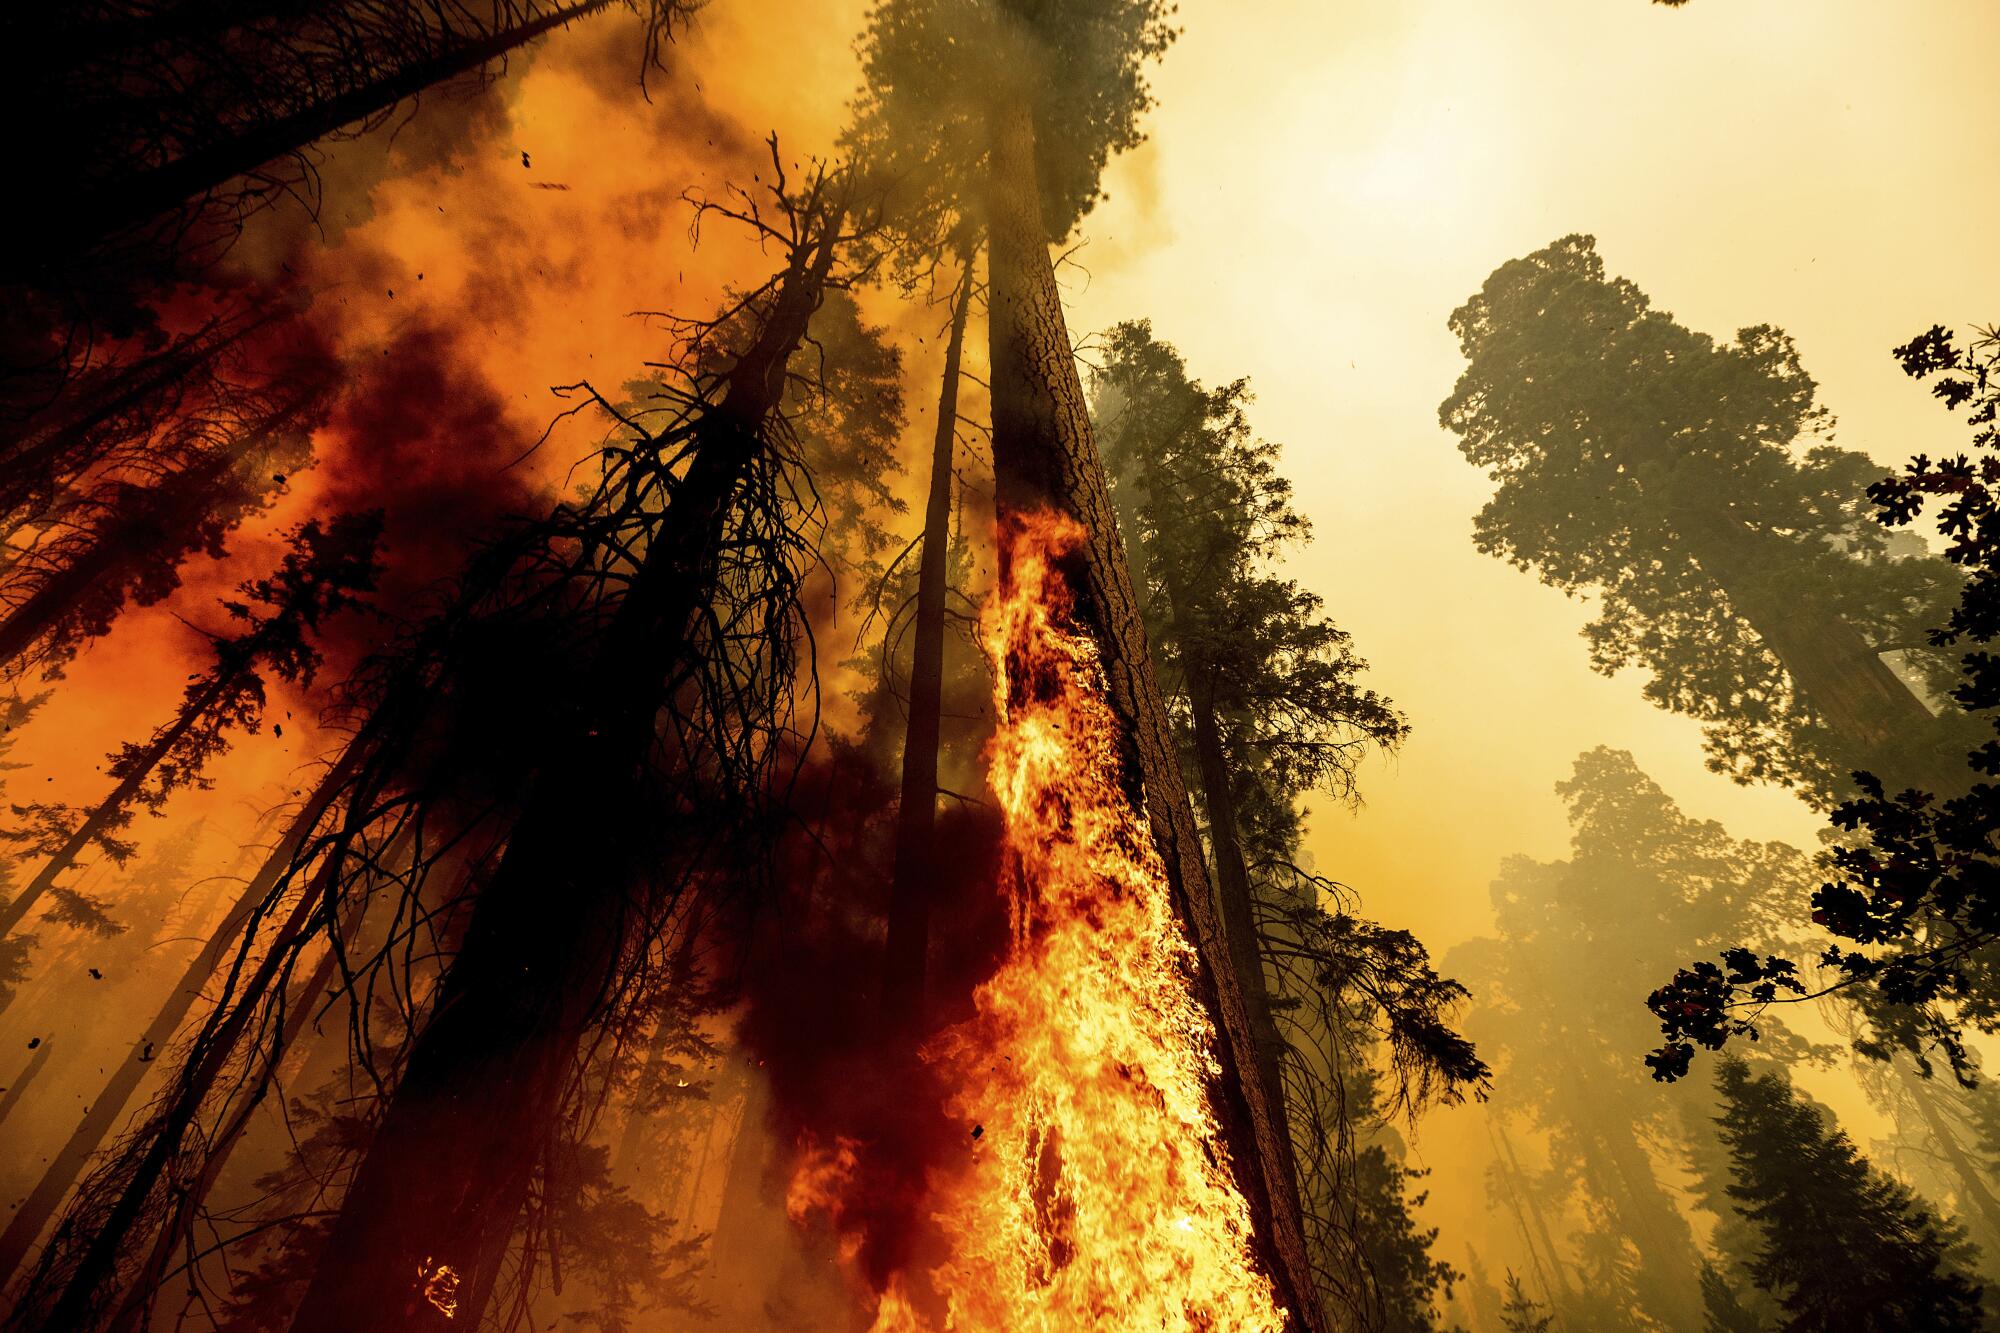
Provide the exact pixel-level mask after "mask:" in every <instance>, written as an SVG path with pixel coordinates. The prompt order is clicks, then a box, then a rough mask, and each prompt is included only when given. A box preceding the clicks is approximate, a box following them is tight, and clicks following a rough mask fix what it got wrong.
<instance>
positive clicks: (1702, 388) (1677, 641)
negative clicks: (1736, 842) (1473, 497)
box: [1440, 236, 1970, 806]
mask: <svg viewBox="0 0 2000 1333" xmlns="http://www.w3.org/2000/svg"><path fill="white" fill-rule="evenodd" d="M1451 327H1452V330H1453V332H1455V333H1456V334H1457V335H1458V338H1459V342H1460V345H1461V348H1462V349H1463V351H1464V353H1465V356H1466V360H1467V367H1466V370H1465V373H1464V375H1463V376H1462V377H1461V378H1460V380H1459V382H1458V385H1457V387H1456V388H1455V389H1454V391H1453V392H1452V394H1451V396H1450V397H1449V398H1447V399H1446V400H1445V402H1444V404H1443V406H1442V407H1441V408H1440V418H1441V420H1442V421H1443V423H1444V424H1445V425H1446V426H1447V427H1449V428H1450V429H1451V430H1453V431H1454V432H1456V433H1457V434H1458V435H1459V436H1460V441H1461V443H1460V449H1461V450H1462V451H1463V453H1464V454H1465V456H1466V458H1467V459H1468V460H1469V461H1470V462H1472V463H1474V464H1476V465H1478V466H1480V467H1482V468H1485V469H1486V470H1487V471H1488V473H1489V474H1490V475H1491V476H1492V477H1493V479H1494V481H1495V482H1496V483H1497V484H1496V487H1495V491H1494V494H1493V498H1492V499H1491V500H1490V501H1489V502H1488V503H1487V505H1486V507H1485V508H1484V509H1483V510H1481V511H1480V515H1479V518H1478V521H1477V525H1476V528H1475V540H1476V542H1477V543H1478V545H1479V547H1480V549H1481V550H1484V551H1487V552H1489V553H1491V554H1494V555H1497V556H1500V557H1502V558H1504V559H1506V560H1507V561H1509V562H1510V563H1512V564H1514V565H1516V566H1518V567H1519V568H1522V569H1530V570H1533V571H1535V572H1536V573H1537V574H1539V575H1540V576H1541V578H1542V579H1543V580H1544V581H1545V582H1547V583H1549V584H1551V585H1553V586H1555V587H1558V588H1561V589H1563V590H1564V591H1565V592H1568V593H1572V594H1582V593H1594V594H1596V595H1597V596H1598V597H1599V598H1600V602H1599V609H1598V614H1597V616H1596V618H1595V619H1594V620H1592V622H1591V623H1590V625H1589V626H1588V627H1587V629H1586V630H1585V637H1586V638H1587V639H1588V641H1589V644H1590V660H1591V664H1592V666H1593V667H1595V668H1596V669H1598V670H1600V671H1603V672H1606V673H1607V674H1608V673H1610V672H1613V671H1616V670H1618V669H1619V668H1621V667H1624V666H1641V667H1644V668H1646V670H1647V671H1648V672H1650V673H1651V679H1650V680H1649V681H1648V682H1647V684H1646V696H1647V697H1648V698H1649V699H1651V700H1653V701H1654V702H1655V703H1657V704H1659V705H1660V706H1662V707H1664V708H1668V709H1671V710H1673V711H1675V712H1679V713H1685V714H1688V715H1689V716H1692V717H1694V718H1696V719H1698V720H1700V721H1701V723H1702V724H1703V728H1704V732H1705V735H1706V738H1707V746H1708V751H1709V762H1710V766H1711V767H1713V768H1715V769H1716V770H1718V771H1720V772H1725V773H1728V774H1729V775H1731V776H1732V777H1735V778H1736V779H1738V780H1739V781H1753V780H1769V781H1777V782H1783V783H1786V784H1788V785H1791V786H1794V787H1796V788H1798V789H1799V790H1800V792H1801V794H1802V795H1804V796H1805V797H1806V798H1807V799H1808V800H1810V801H1812V802H1814V803H1815V804H1817V805H1820V806H1830V805H1832V804H1834V803H1835V802H1836V801H1838V800H1839V799H1840V798H1841V797H1843V796H1845V795H1847V794H1850V793H1851V792H1852V791H1853V787H1852V784H1851V782H1850V780H1849V774H1850V773H1851V772H1852V771H1853V770H1855V769H1862V768H1866V769H1871V770H1872V771H1875V772H1877V773H1879V774H1881V775H1882V776H1883V778H1884V780H1885V781H1886V782H1889V783H1893V784H1896V785H1911V784H1915V785H1919V786H1924V787H1928V788H1931V789H1933V790H1949V791H1959V790H1963V788H1964V787H1965V785H1966V783H1967V782H1968V781H1969V780H1970V775H1969V774H1967V773H1966V772H1965V768H1964V761H1963V753H1964V751H1965V750H1966V748H1968V746H1969V744H1970V741H1969V740H1968V739H1967V737H1968V735H1969V732H1968V729H1967V725H1966V720H1965V719H1964V717H1963V716H1962V715H1961V714H1959V713H1958V712H1957V711H1956V710H1953V709H1947V710H1946V712H1945V714H1944V716H1942V717H1934V716H1933V715H1932V711H1931V708H1930V707H1929V706H1928V705H1927V703H1926V702H1925V696H1926V695H1935V696H1942V695H1943V694H1944V692H1945V690H1946V689H1947V688H1948V685H1949V682H1950V680H1951V678H1952V676H1953V674H1954V673H1955V671H1956V666H1957V663H1956V660H1955V656H1954V655H1953V654H1951V653H1949V652H1945V651H1942V650H1941V649H1940V648H1939V647H1938V646H1937V645H1935V644H1934V643H1932V641H1931V639H1930V637H1929V630H1930V628H1931V627H1932V626H1933V625H1935V624H1937V623H1938V622H1939V621H1940V620H1942V619H1943V617H1944V615H1945V612H1946V609H1947V608H1948V607H1949V606H1950V605H1951V602H1952V600H1953V599H1954V598H1955V597H1956V596H1957V594H1958V590H1959V585H1960V584H1961V582H1962V580H1961V579H1960V578H1959V577H1958V576H1957V574H1956V572H1955V571H1953V570H1952V569H1951V567H1950V566H1949V564H1947V563H1946V562H1945V561H1943V560H1941V559H1939V558H1937V557H1935V556H1932V555H1929V554H1928V553H1926V552H1924V550H1923V548H1922V547H1921V545H1920V544H1913V543H1908V542H1905V543H1902V544H1900V545H1899V544H1898V543H1896V542H1894V541H1892V539H1891V536H1890V534H1888V533H1886V532H1884V531H1883V529H1882V528H1881V526H1880V525H1878V524H1876V523H1874V522H1873V521H1871V520H1872V513H1871V507H1870V505H1869V500H1868V487H1869V483H1870V482H1872V481H1874V480H1875V479H1876V478H1877V477H1878V476H1879V470H1878V469H1877V467H1876V466H1875V465H1874V464H1873V463H1871V462H1870V461H1869V460H1868V459H1867V458H1866V457H1865V456H1863V455H1861V454H1858V453H1853V452H1849V451H1847V450H1842V449H1838V448H1835V447H1834V446H1832V445H1831V444H1827V443H1819V444H1812V443H1811V440H1812V438H1813V437H1814V436H1815V435H1819V434H1823V433H1824V429H1825V427H1826V424H1827V417H1826V413H1825V412H1824V411H1823V409H1821V408H1820V407H1819V406H1818V405H1817V403H1816V402H1815V390H1814V384H1813V381H1812V379H1811V378H1810V377H1809V376H1808V375H1807V374H1806V372H1805V370H1804V368H1803V367H1802V366H1801V365H1800V363H1799V358H1798V353H1797V350H1796V349H1795V348H1794V347H1793V345H1792V342H1791V339H1790V338H1789V337H1787V336H1786V335H1785V334H1784V333H1783V332H1782V331H1780V330H1778V329H1774V328H1771V327H1768V326H1764V327H1758V328H1748V329H1744V330H1742V331H1741V332H1740V333H1739V334H1738V335H1737V339H1736V341H1734V342H1732V343H1718V342H1716V341H1715V340H1713V339H1711V338H1709V337H1707V336H1705V335H1702V334H1699V333H1695V332H1693V331H1691V330H1689V329H1687V328H1685V327H1683V326H1682V325H1680V324H1678V323H1676V322H1675V321H1674V320H1673V318H1672V317H1671V316H1670V315H1668V314H1667V313H1665V312H1664V311H1661V310H1658V309H1656V308H1655V307H1654V306H1653V305H1652V303H1651V301H1649V300H1648V299H1647V297H1646V295H1645V294H1644V293H1643V292H1641V291H1640V290H1639V289H1638V288H1637V287H1636V286H1634V285H1633V284H1632V283H1630V282H1628V281H1626V280H1624V279H1622V278H1611V277H1607V276H1606V273H1605V269H1604V262H1603V260H1602V259H1600V258H1599V257H1598V254H1597V250H1596V244H1595V242H1594V241H1593V240H1592V238H1590V237H1587V236H1568V237H1565V238H1563V239H1562V240H1559V241H1557V242H1556V243H1554V244H1553V245H1550V246H1548V247H1547V248H1545V249H1542V250H1539V251H1536V252H1535V253H1534V254H1531V255H1528V256H1526V257H1525V258H1522V259H1517V260H1513V261H1510V262H1509V263H1506V264H1503V265H1501V266H1500V267H1499V268H1498V269H1496V270H1495V271H1494V273H1493V275H1492V276H1491V277H1489V278H1488V279H1487V281H1486V284H1485V286H1484V287H1483V288H1482V289H1481V290H1480V291H1479V292H1478V293H1477V294H1476V295H1475V296H1474V297H1473V298H1472V299H1471V300H1470V301H1469V302H1467V303H1466V304H1465V305H1464V306H1462V307H1460V308H1459V310H1458V311H1456V312H1455V313H1454V314H1453V315H1452V318H1451ZM1897 653H1900V654H1901V655H1902V656H1903V658H1904V662H1905V666H1904V667H1903V670H1904V671H1905V672H1907V673H1910V674H1911V675H1913V676H1914V677H1916V678H1918V680H1919V683H1918V684H1915V685H1913V684H1911V683H1909V682H1908V681H1906V679H1905V677H1904V676H1903V675H1899V674H1898V671H1897V669H1896V668H1895V667H1894V666H1892V665H1891V662H1890V661H1889V659H1888V655H1889V654H1897Z"/></svg>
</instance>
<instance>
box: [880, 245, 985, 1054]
mask: <svg viewBox="0 0 2000 1333" xmlns="http://www.w3.org/2000/svg"><path fill="white" fill-rule="evenodd" d="M964 259H965V271H964V273H963V275H962V276H961V278H960V281H959V289H958V295H957V299H956V301H955V302H954V303H953V306H952V315H951V335H950V338H949V340H948V341H947V342H946V343H945V350H944V383H943V385H942V386H941V387H940V388H939V390H938V419H937V435H936V437H935V440H934V442H933V444H932V446H931V483H930V495H929V499H928V500H927V502H926V504H925V506H924V535H923V555H922V558H921V560H920V562H919V564H918V569H917V621H916V627H915V643H914V645H913V651H912V653H911V660H910V712H909V721H908V723H907V725H906V726H905V728H904V731H903V785H902V794H901V797H900V800H899V802H898V804H897V807H896V850H895V864H894V870H893V872H892V877H891V880H890V886H889V923H888V926H889V928H888V942H887V946H886V948H885V956H884V966H883V978H882V1003H883V1010H884V1013H885V1014H886V1015H887V1016H888V1019H889V1022H890V1024H891V1025H892V1026H895V1027H900V1028H902V1029H904V1030H906V1031H912V1032H920V1031H922V1030H923V1026H924V978H925V973H926V971H927V966H928V955H929V949H930V919H931V903H932V900H933V898H934V897H935V896H936V875H937V868H936V862H935V859H934V858H935V857H936V854H937V850H936V849H937V788H938V743H939V737H940V733H941V728H942V717H943V713H944V619H945V617H944V604H945V594H946V592H947V589H946V587H945V567H946V565H947V563H948V561H949V557H950V546H951V472H952V445H953V443H954V442H955V441H956V439H957V437H958V379H959V373H958V372H959V356H960V353H961V352H962V350H963V349H964V346H965V321H966V314H967V311H968V310H969V309H970V307H971V305H972V259H973V256H972V255H971V254H969V253H968V254H966V255H965V256H964Z"/></svg>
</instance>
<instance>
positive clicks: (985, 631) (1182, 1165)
mask: <svg viewBox="0 0 2000 1333" xmlns="http://www.w3.org/2000/svg"><path fill="white" fill-rule="evenodd" d="M1083 536H1084V534H1083V531H1082V529H1081V528H1080V527H1079V526H1078V525H1077V524H1076V523H1074V522H1072V521H1070V520H1068V519H1065V518H1061V517H1056V516H1050V515H1039V516H1035V517H1032V518H1030V519H1027V520H1025V521H1023V522H1020V523H1018V524H1017V525H1015V526H1014V527H1013V528H1012V529H1011V530H1010V531H1009V532H1008V533H1006V534H1003V540H1005V541H1007V543H1008V546H1009V557H1010V567H1009V576H1008V581H1007V584H1006V585H1005V586H1004V587H1003V588H1002V589H1001V590H1000V591H999V592H998V593H997V594H996V595H995V597H994V598H993V599H992V600H991V601H990V602H989V604H988V605H987V607H986V609H985V611H984V613H983V615H982V617H981V634H982V637H983V639H984V641H985V644H986V648H987V651H988V652H989V653H990V654H991V655H992V658H993V661H994V663H995V666H996V675H997V676H998V678H999V679H998V686H997V694H998V701H999V705H1000V716H1001V727H1000V731H999V733H998V736H997V737H996V739H995V742H994V745H993V750H992V754H991V782H992V786H993V789H994V791H995V793H996V795H997V797H998V799H999V802H1000V804H1001V806H1002V807H1003V809H1004V810H1005V812H1006V817H1007V845H1008V848H1009V851H1010V853H1011V856H1010V864H1011V865H1012V867H1013V875H1012V883H1011V884H1010V887H1009V891H1010V894H1011V896H1012V915H1013V921H1014V930H1015V939H1014V945H1013V949H1012V951H1011V953H1010V955H1009V957H1008V959H1007V960H1006V961H1005V962H1004V963H1003V964H1002V965H1001V967H1000V970H999V971H998V972H997V973H996V974H995V975H994V976H993V977H992V978H991V980H989V981H988V982H986V983H985V984H984V985H983V986H981V987H980V988H979V990H978V992H977V993H976V996H975V1002H976V1013H975V1016H974V1017H973V1018H971V1019H969V1020H967V1021H966V1022H964V1023H962V1024H960V1025H958V1026H957V1027H955V1028H952V1029H949V1030H947V1031H946V1032H944V1033H941V1034H940V1035H939V1036H938V1037H937V1038H936V1039H935V1040H933V1041H932V1042H931V1043H930V1044H929V1045H928V1046H927V1048H926V1050H925V1052H924V1058H925V1059H926V1060H928V1061H931V1062H933V1063H934V1064H935V1065H936V1066H937V1067H938V1068H939V1070H940V1072H941V1073H943V1074H944V1075H945V1082H946V1084H947V1086H950V1087H951V1088H953V1089H954V1091H953V1093H952V1095H951V1097H950V1099H949V1101H948V1103H947V1108H946V1109H947V1111H948V1112H949V1113H950V1114H952V1115H953V1116H955V1117H958V1118H959V1119H961V1120H962V1121H963V1122H964V1123H965V1125H966V1127H967V1134H968V1138H969V1139H970V1140H971V1142H972V1145H973V1147H972V1151H973V1157H972V1161H971V1163H970V1165H969V1167H968V1168H967V1169H966V1170H965V1171H964V1172H963V1173H957V1174H954V1175H952V1176H951V1177H950V1178H949V1179H944V1178H938V1179H933V1181H932V1182H931V1185H932V1190H933V1193H934V1195H935V1208H934V1216H933V1220H934V1222H935V1223H936V1225H937V1227H938V1230H939V1231H940V1233H941V1234H942V1237H943V1239H944V1241H945V1245H946V1248H947V1258H946V1259H945V1260H944V1262H943V1263H942V1264H941V1265H939V1266H938V1267H936V1268H935V1269H933V1270H932V1271H931V1274H930V1278H931V1281H932V1283H933V1284H934V1286H935V1288H936V1290H937V1291H938V1292H940V1293H941V1294H942V1295H943V1297H944V1300H945V1302H946V1304H947V1307H948V1313H947V1314H946V1316H945V1322H944V1327H945V1328H947V1329H952V1330H979V1331H980V1333H986V1331H988V1330H991V1331H993V1333H999V1331H1001V1330H1006V1333H1028V1331H1030V1330H1048V1331H1049V1333H1056V1331H1060V1333H1070V1331H1071V1330H1075V1329H1080V1328H1090V1329H1107V1330H1121V1329H1130V1330H1135V1331H1136V1330H1141V1329H1144V1330H1149V1333H1151V1331H1157V1330H1173V1329H1201V1330H1217V1331H1220V1330H1230V1331H1231V1333H1258V1331H1260V1330H1270V1331H1272V1333H1276V1330H1280V1329H1283V1328H1284V1327H1285V1324H1286V1320H1285V1317H1284V1314H1283V1312H1282V1310H1281V1309H1280V1307H1279V1304H1278V1301H1277V1297H1276V1295H1275V1293H1274V1291H1273V1289H1272V1287H1271V1284H1270V1281H1269V1280H1268V1279H1267V1278H1266V1277H1265V1276H1264V1275H1263V1274H1262V1273H1261V1272H1259V1270H1258V1267H1257V1263H1256V1260H1255V1258H1254V1256H1253V1253H1252V1246H1251V1223H1250V1212H1249V1207H1248V1205H1247V1204H1246V1202H1245V1201H1244V1198H1243V1196H1242V1194H1241V1193H1240V1192H1239V1191H1238V1190H1237V1188H1236V1185H1235V1182H1234V1180H1233V1179H1232V1177H1231V1174H1230V1168H1229V1162H1228V1159H1227V1156H1226V1153H1225V1149H1224V1145H1223V1142H1222V1136H1221V1133H1220V1131H1219V1130H1218V1127H1217V1125H1216V1123H1215V1121H1214V1119H1213V1115H1212V1111H1211V1108H1210V1103H1209V1084H1210V1082H1211V1080H1212V1079H1213V1078H1215V1077H1216V1075H1217V1073H1218V1066H1217V1064H1216V1061H1215V1058H1214V1055H1213V1044H1214V1040H1215V1034H1214V1031H1213V1029H1212V1027H1211V1025H1210V1023H1209V1020H1208V1017H1207V1014H1206V1011H1205V1010H1204V1009H1203V1008H1202V1006H1201V1005H1200V1003H1199V1002H1198V1001H1197V999H1196V998H1195V990H1194V979H1195V973H1196V968H1197V961H1196V956H1195V952H1194V949H1193V947H1192V946H1191V945H1190V944H1189V942H1188V939H1187V936H1186V935H1185V933H1184V932H1183V930H1182V927H1181V924H1180V921H1179V918H1178V917H1177V915H1176V914H1175V911H1174V907H1173V903H1172V902H1171V900H1170V889H1169V885H1168V881H1167V877H1166V873H1165V869H1164V866H1163V864H1162V862H1161V860H1160V857H1159V854H1158V852H1157V850H1156V849H1155V848H1154V845H1153V840H1152V836H1151V833H1150V830H1149V828H1148V825H1147V823H1146V819H1145V814H1144V812H1143V811H1142V810H1138V809H1135V808H1134V807H1133V804H1132V802H1131V801H1130V800H1129V799H1128V798H1127V796H1126V794H1125V792H1124V791H1123V790H1122V789H1121V787H1120V786H1119V783H1118V774H1119V771H1120V763H1119V740H1120V734H1121V733H1120V727H1119V724H1118V721H1117V718H1116V717H1115V716H1114V714H1113V713H1112V711H1111V708H1110V706H1109V704H1108V703H1107V702H1106V699H1105V687H1104V678H1103V671H1102V668H1101V666H1100V664H1099V661H1098V656H1097V652H1096V648H1095V645H1094V644H1093V643H1092V642H1091V640H1090V639H1089V638H1088V637H1087V636H1086V635H1083V634H1080V633H1078V632H1076V631H1075V630H1074V629H1073V628H1070V627H1069V626H1068V624H1067V623H1066V619H1067V616H1068V614H1069V611H1070V603H1069V597H1068V592H1067V585H1066V584H1065V583H1064V581H1063V579H1062V577H1061V575H1060V574H1059V573H1058V572H1057V571H1056V570H1055V569H1054V567H1053V564H1052V562H1053V561H1054V560H1055V559H1057V558H1059V557H1060V556H1061V555H1062V554H1063V553H1065V552H1066V551H1069V550H1071V549H1074V547H1075V546H1076V544H1077V543H1078V542H1079V541H1081V540H1082V538H1083ZM975 1127H976V1128H977V1129H978V1130H979V1132H977V1133H976V1134H975V1133H974V1130H975ZM927 1328H928V1324H927V1323H926V1322H925V1321H924V1319H923V1318H922V1317H921V1316H920V1315H919V1314H918V1313H917V1312H916V1310H915V1308H914V1307H913V1305H912V1304H911V1303H910V1302H909V1301H908V1300H906V1299H905V1297H904V1294H903V1292H902V1289H901V1287H900V1286H897V1285H892V1286H891V1288H890V1290H889V1291H888V1292H886V1293H884V1295H883V1296H882V1299H881V1304H880V1305H879V1306H878V1308H877V1311H876V1317H875V1324H874V1329H875V1333H906V1331H912V1333H921V1331H922V1330H925V1329H927Z"/></svg>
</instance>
